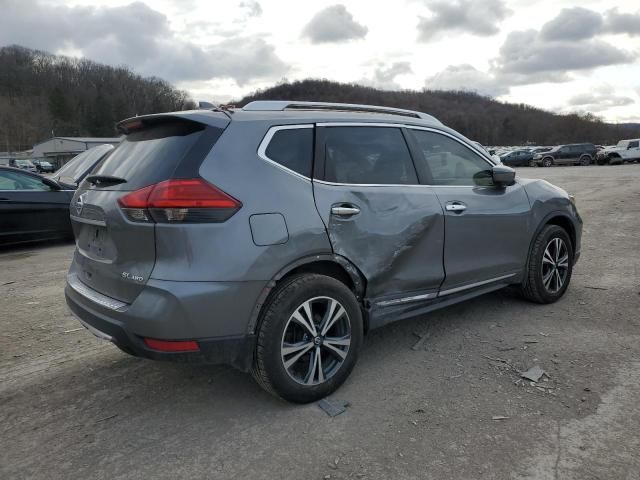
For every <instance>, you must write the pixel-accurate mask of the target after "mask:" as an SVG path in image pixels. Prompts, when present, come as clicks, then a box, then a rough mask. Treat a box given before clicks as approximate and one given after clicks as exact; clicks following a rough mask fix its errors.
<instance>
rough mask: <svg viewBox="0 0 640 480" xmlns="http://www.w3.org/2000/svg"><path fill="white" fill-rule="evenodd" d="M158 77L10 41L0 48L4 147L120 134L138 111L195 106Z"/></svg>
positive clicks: (0, 144) (0, 118)
mask: <svg viewBox="0 0 640 480" xmlns="http://www.w3.org/2000/svg"><path fill="white" fill-rule="evenodd" d="M194 106H195V105H194V103H193V101H192V100H191V99H190V98H189V95H188V94H187V93H186V92H184V91H181V90H178V89H176V88H175V87H173V86H172V85H171V84H169V83H168V82H166V81H164V80H161V79H159V78H143V77H141V76H140V75H136V74H135V73H133V72H132V71H131V70H129V69H128V68H126V67H110V66H106V65H101V64H98V63H95V62H92V61H91V60H86V59H77V58H70V57H65V56H59V55H52V54H50V53H46V52H41V51H37V50H31V49H27V48H24V47H20V46H16V45H12V46H8V47H3V48H0V150H1V151H4V150H7V151H19V150H26V149H29V148H31V147H32V146H33V144H34V143H37V142H40V141H42V140H45V139H47V138H49V137H51V136H52V134H55V135H56V136H90V137H113V136H117V132H116V129H115V124H116V122H118V121H119V120H122V119H124V118H127V117H132V116H134V115H141V114H146V113H157V112H166V111H176V110H185V109H189V108H194Z"/></svg>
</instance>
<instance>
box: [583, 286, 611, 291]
mask: <svg viewBox="0 0 640 480" xmlns="http://www.w3.org/2000/svg"><path fill="white" fill-rule="evenodd" d="M584 288H589V289H591V290H609V289H608V288H605V287H591V286H589V285H585V286H584Z"/></svg>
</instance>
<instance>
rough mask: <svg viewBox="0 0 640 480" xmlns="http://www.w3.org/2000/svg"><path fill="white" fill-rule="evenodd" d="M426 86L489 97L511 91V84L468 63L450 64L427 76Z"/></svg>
mask: <svg viewBox="0 0 640 480" xmlns="http://www.w3.org/2000/svg"><path fill="white" fill-rule="evenodd" d="M424 86H425V88H427V89H429V90H465V91H469V92H475V93H477V94H479V95H484V96H489V97H499V96H500V95H505V94H507V93H509V86H508V85H506V84H504V83H502V82H501V81H500V79H498V78H496V77H495V76H494V75H491V74H489V73H485V72H482V71H480V70H478V69H476V68H475V67H473V66H472V65H468V64H462V65H450V66H448V67H447V68H445V69H444V70H443V71H441V72H439V73H437V74H436V75H434V76H432V77H429V78H427V79H426V81H425V83H424Z"/></svg>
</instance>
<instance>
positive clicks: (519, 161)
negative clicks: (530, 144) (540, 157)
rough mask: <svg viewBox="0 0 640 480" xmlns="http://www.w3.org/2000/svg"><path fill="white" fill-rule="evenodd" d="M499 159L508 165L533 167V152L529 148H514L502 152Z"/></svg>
mask: <svg viewBox="0 0 640 480" xmlns="http://www.w3.org/2000/svg"><path fill="white" fill-rule="evenodd" d="M500 161H501V162H502V163H503V164H504V165H507V166H509V167H529V166H531V167H534V166H535V163H534V161H533V153H531V152H530V151H529V150H514V151H512V152H507V153H503V154H502V155H501V156H500Z"/></svg>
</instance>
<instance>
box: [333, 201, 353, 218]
mask: <svg viewBox="0 0 640 480" xmlns="http://www.w3.org/2000/svg"><path fill="white" fill-rule="evenodd" d="M359 213H360V208H358V207H357V206H355V205H351V204H342V205H334V206H333V207H331V214H332V215H337V216H339V217H353V216H354V215H357V214H359Z"/></svg>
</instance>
